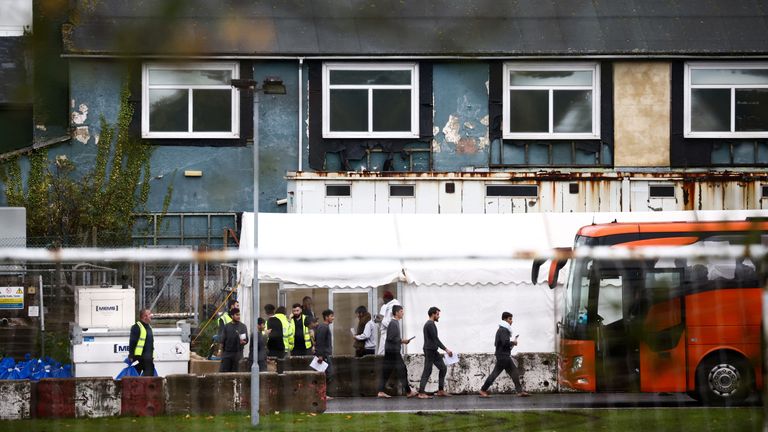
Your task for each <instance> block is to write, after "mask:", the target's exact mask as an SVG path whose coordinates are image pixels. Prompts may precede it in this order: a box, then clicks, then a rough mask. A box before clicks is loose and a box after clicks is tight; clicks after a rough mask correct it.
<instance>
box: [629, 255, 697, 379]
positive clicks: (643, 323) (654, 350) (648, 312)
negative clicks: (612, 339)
mask: <svg viewBox="0 0 768 432" xmlns="http://www.w3.org/2000/svg"><path fill="white" fill-rule="evenodd" d="M683 276H684V269H683V268H680V267H667V268H664V267H660V266H659V264H658V263H657V265H656V267H655V268H650V269H648V270H646V272H645V286H644V287H643V290H642V294H640V295H639V296H637V298H636V300H637V303H639V305H637V306H633V310H632V313H631V314H630V315H631V316H630V319H629V325H630V327H632V328H633V330H632V331H633V332H634V338H635V339H637V340H639V347H640V390H641V391H644V392H684V391H686V372H685V369H686V351H685V318H684V300H683V299H684V297H683V292H682V283H683Z"/></svg>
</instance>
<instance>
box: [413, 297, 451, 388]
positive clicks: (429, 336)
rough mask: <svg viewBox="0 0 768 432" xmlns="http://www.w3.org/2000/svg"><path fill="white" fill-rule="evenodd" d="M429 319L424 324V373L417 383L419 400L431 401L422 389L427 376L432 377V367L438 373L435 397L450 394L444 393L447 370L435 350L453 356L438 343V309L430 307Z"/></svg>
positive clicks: (427, 378) (425, 383)
mask: <svg viewBox="0 0 768 432" xmlns="http://www.w3.org/2000/svg"><path fill="white" fill-rule="evenodd" d="M427 315H428V316H429V319H428V320H427V322H426V323H424V371H423V372H422V373H421V382H419V396H418V398H419V399H432V396H428V395H427V394H426V393H424V387H426V385H427V381H428V380H429V376H430V375H432V366H433V365H434V366H435V367H437V370H438V371H439V375H438V387H437V393H435V394H436V395H437V396H441V397H447V396H450V394H448V393H446V391H445V374H446V372H447V371H448V368H446V367H445V362H443V356H441V355H440V354H439V353H438V352H437V349H438V348H440V349H442V350H443V351H445V352H447V353H448V355H449V356H453V352H452V351H451V350H449V349H448V348H446V347H445V345H443V343H442V342H440V338H439V337H437V326H436V325H435V323H436V322H438V321H440V309H438V308H437V307H435V306H432V307H431V308H429V310H428V311H427Z"/></svg>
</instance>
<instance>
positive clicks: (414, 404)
mask: <svg viewBox="0 0 768 432" xmlns="http://www.w3.org/2000/svg"><path fill="white" fill-rule="evenodd" d="M760 403H761V402H760V401H759V399H758V398H756V397H753V398H751V399H749V401H748V404H747V405H752V406H754V405H759V404H760ZM661 407H665V408H699V407H701V405H700V404H699V403H698V402H696V401H695V400H693V399H691V398H690V397H688V396H686V395H685V394H656V393H602V394H591V393H567V394H551V393H547V394H532V395H531V397H528V398H519V397H515V396H513V395H493V397H492V398H490V399H484V398H479V397H478V396H477V395H460V396H453V397H450V398H437V397H436V398H434V399H415V398H414V399H406V398H405V397H393V398H391V399H378V398H362V397H360V398H336V399H333V400H330V401H328V405H327V410H326V412H328V413H359V412H419V411H518V410H520V411H522V410H553V409H555V410H561V409H578V408H661Z"/></svg>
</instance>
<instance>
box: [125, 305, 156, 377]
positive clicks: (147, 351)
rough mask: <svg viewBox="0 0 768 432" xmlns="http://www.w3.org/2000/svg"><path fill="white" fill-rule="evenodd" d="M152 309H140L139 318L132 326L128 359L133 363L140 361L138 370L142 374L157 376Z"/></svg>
mask: <svg viewBox="0 0 768 432" xmlns="http://www.w3.org/2000/svg"><path fill="white" fill-rule="evenodd" d="M151 323H152V311H150V310H149V309H142V310H140V311H139V320H138V321H136V324H134V325H133V326H132V327H131V336H130V338H129V339H128V359H129V360H130V361H131V363H133V362H134V361H138V362H139V364H137V365H136V371H137V372H139V373H140V374H141V376H155V362H154V355H155V338H154V335H153V334H152V326H151V325H150V324H151Z"/></svg>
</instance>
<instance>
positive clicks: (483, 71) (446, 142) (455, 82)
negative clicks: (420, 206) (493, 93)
mask: <svg viewBox="0 0 768 432" xmlns="http://www.w3.org/2000/svg"><path fill="white" fill-rule="evenodd" d="M433 91H434V101H435V102H434V110H435V116H434V129H435V131H436V133H435V139H434V142H433V145H432V158H433V168H434V170H435V171H444V172H445V171H448V172H450V171H461V170H462V169H464V168H465V167H487V166H488V160H489V152H490V149H491V147H490V145H489V143H488V65H487V64H485V63H483V62H480V63H471V62H461V63H436V64H435V65H434V69H433Z"/></svg>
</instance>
